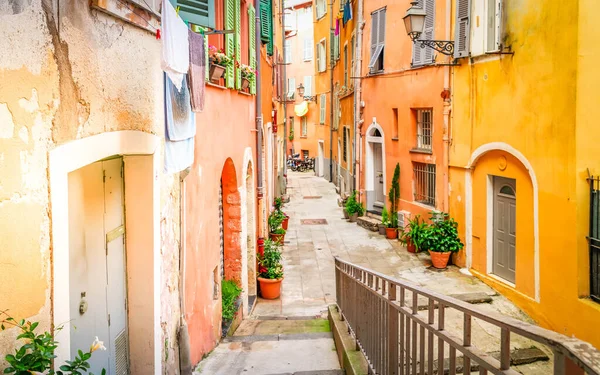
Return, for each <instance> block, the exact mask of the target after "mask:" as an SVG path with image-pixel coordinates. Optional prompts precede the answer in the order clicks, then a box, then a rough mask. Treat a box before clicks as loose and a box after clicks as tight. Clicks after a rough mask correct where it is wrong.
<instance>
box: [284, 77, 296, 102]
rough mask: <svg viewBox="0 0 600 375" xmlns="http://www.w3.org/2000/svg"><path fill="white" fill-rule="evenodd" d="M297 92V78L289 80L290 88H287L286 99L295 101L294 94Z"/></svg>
mask: <svg viewBox="0 0 600 375" xmlns="http://www.w3.org/2000/svg"><path fill="white" fill-rule="evenodd" d="M295 92H296V78H294V77H291V78H288V86H287V92H286V95H287V98H286V99H294V93H295Z"/></svg>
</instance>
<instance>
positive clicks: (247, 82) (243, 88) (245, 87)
mask: <svg viewBox="0 0 600 375" xmlns="http://www.w3.org/2000/svg"><path fill="white" fill-rule="evenodd" d="M248 86H250V81H248V80H247V79H246V78H242V90H246V89H247V88H248Z"/></svg>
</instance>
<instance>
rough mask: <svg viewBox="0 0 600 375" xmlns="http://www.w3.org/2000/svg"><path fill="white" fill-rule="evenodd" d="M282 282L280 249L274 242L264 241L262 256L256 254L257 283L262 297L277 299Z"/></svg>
mask: <svg viewBox="0 0 600 375" xmlns="http://www.w3.org/2000/svg"><path fill="white" fill-rule="evenodd" d="M282 280H283V265H282V264H281V247H280V245H279V244H277V243H276V242H275V241H271V240H265V251H264V254H262V255H261V254H258V282H259V283H260V291H261V294H262V297H263V298H266V299H275V298H278V297H279V296H280V294H281V281H282Z"/></svg>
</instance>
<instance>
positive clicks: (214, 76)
mask: <svg viewBox="0 0 600 375" xmlns="http://www.w3.org/2000/svg"><path fill="white" fill-rule="evenodd" d="M223 74H225V67H224V66H221V65H217V64H213V63H210V69H209V77H210V80H211V81H213V82H214V81H218V80H219V79H220V78H221V77H223Z"/></svg>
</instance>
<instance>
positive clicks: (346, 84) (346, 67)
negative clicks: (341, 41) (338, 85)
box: [344, 43, 348, 87]
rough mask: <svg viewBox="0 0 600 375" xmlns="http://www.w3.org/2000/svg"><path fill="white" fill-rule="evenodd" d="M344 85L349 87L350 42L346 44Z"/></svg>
mask: <svg viewBox="0 0 600 375" xmlns="http://www.w3.org/2000/svg"><path fill="white" fill-rule="evenodd" d="M344 86H346V87H348V43H346V44H345V45H344Z"/></svg>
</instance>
